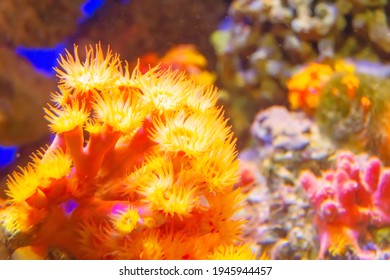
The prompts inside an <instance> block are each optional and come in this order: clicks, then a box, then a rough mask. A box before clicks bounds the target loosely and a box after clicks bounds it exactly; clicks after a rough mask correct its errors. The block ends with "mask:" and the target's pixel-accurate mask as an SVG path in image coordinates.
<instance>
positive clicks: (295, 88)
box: [287, 60, 359, 115]
mask: <svg viewBox="0 0 390 280" xmlns="http://www.w3.org/2000/svg"><path fill="white" fill-rule="evenodd" d="M335 73H342V74H344V75H343V78H342V81H341V85H342V86H343V87H344V88H345V90H344V91H345V92H346V94H347V95H348V97H350V98H353V97H354V96H355V92H356V89H357V88H358V86H359V80H358V78H357V77H356V76H355V75H354V73H355V67H354V66H353V64H350V63H346V62H345V61H343V60H339V61H336V62H334V63H329V64H321V63H316V62H311V63H309V64H308V65H306V66H305V67H304V68H303V69H302V70H301V71H298V72H296V73H294V74H293V75H292V77H291V78H290V79H289V80H288V81H287V89H288V99H289V103H290V107H291V109H294V110H296V109H302V110H303V111H305V112H306V113H307V114H308V115H313V114H314V113H315V111H316V109H317V107H318V106H319V105H320V104H319V102H320V98H321V96H320V94H321V90H322V88H323V87H324V86H325V85H326V83H327V82H328V81H329V80H330V78H331V77H332V75H333V74H335ZM335 90H337V89H335ZM335 94H336V93H335Z"/></svg>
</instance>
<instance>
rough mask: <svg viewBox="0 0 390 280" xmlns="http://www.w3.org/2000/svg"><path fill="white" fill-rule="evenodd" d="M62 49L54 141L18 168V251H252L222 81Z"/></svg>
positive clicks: (97, 52)
mask: <svg viewBox="0 0 390 280" xmlns="http://www.w3.org/2000/svg"><path fill="white" fill-rule="evenodd" d="M74 51H75V54H74V55H71V54H70V53H69V52H67V54H66V55H65V56H64V57H61V60H60V66H61V69H56V71H57V73H58V77H59V92H58V93H55V94H53V101H54V102H55V105H53V106H52V105H49V106H48V108H47V109H45V111H46V118H47V120H48V121H49V123H50V124H49V126H50V128H51V130H52V132H53V133H55V134H56V137H55V140H54V141H53V143H52V144H51V146H50V147H49V148H48V149H46V150H42V151H39V152H37V153H36V154H35V155H33V157H32V159H33V160H32V162H31V163H30V164H29V165H27V166H26V167H25V168H21V170H20V172H15V173H14V174H12V175H11V176H10V177H9V180H8V192H7V194H8V196H9V201H10V206H8V207H7V208H5V209H3V210H1V212H0V216H1V221H2V227H3V228H4V229H5V231H6V232H7V233H8V235H9V236H11V237H14V236H16V235H18V234H19V233H23V236H24V237H23V238H22V242H21V243H22V244H21V245H20V244H19V246H16V247H18V248H17V249H16V250H15V251H14V252H13V257H14V258H32V256H34V257H37V258H46V257H47V254H48V253H49V252H50V250H52V249H53V248H55V249H58V250H62V251H64V252H66V253H67V254H69V255H70V256H71V257H74V258H76V259H213V258H218V259H223V258H235V259H250V258H253V254H252V251H251V249H250V247H249V246H247V245H245V244H242V243H241V240H240V231H241V230H240V228H241V226H242V223H243V221H241V220H236V219H234V217H233V216H234V214H235V213H236V212H237V211H238V210H239V209H240V208H241V206H242V202H243V195H242V193H241V191H240V189H235V188H234V185H235V183H236V182H237V181H238V160H237V159H236V155H237V151H236V148H235V141H236V140H235V138H234V136H233V134H232V132H231V130H230V127H229V126H227V120H226V119H225V118H224V115H223V110H222V108H220V107H217V106H216V102H217V92H216V89H215V88H214V87H213V86H210V85H201V84H198V83H197V82H195V81H194V80H192V79H191V78H188V77H187V76H186V74H184V73H182V72H178V71H172V70H170V69H159V68H158V67H156V68H152V69H150V70H149V71H148V72H146V73H142V72H141V71H140V70H139V68H138V67H136V68H135V69H134V70H133V71H131V70H129V69H128V65H127V63H126V65H123V64H122V63H121V61H120V59H119V56H118V55H116V54H112V52H111V51H110V50H108V51H107V53H106V54H104V53H103V51H102V49H101V47H100V45H98V46H96V49H94V48H92V47H89V48H86V58H85V60H81V59H80V58H79V55H78V50H77V47H75V50H74Z"/></svg>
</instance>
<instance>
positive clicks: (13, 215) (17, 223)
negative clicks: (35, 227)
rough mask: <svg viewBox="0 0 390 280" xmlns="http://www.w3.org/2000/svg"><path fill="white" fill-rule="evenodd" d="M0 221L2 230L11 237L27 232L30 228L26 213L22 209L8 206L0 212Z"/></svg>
mask: <svg viewBox="0 0 390 280" xmlns="http://www.w3.org/2000/svg"><path fill="white" fill-rule="evenodd" d="M0 218H1V219H0V220H1V224H2V226H3V227H4V229H5V230H6V231H7V232H8V233H10V234H11V235H16V234H17V233H19V232H27V231H28V230H29V229H30V228H31V226H32V225H31V224H30V223H29V220H28V211H27V209H25V208H24V207H20V206H10V207H8V208H7V209H5V210H2V211H1V212H0Z"/></svg>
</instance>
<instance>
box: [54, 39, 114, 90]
mask: <svg viewBox="0 0 390 280" xmlns="http://www.w3.org/2000/svg"><path fill="white" fill-rule="evenodd" d="M74 50H75V51H74V56H73V55H72V54H70V53H69V52H68V51H66V55H65V56H63V55H61V56H60V60H59V65H60V66H61V68H62V69H60V68H55V70H56V72H57V76H58V77H59V78H60V86H61V88H62V89H63V90H65V91H70V92H71V93H75V94H77V93H85V92H87V91H89V90H95V89H100V88H102V87H105V86H107V85H111V84H112V83H113V82H115V80H116V79H117V74H118V67H119V62H120V60H119V56H118V55H113V54H112V52H111V50H110V49H108V50H107V53H106V55H104V53H103V50H102V48H101V46H100V44H98V45H96V47H95V49H94V48H93V47H92V46H89V48H88V47H86V48H85V52H86V57H85V60H84V61H81V60H80V57H79V54H78V47H77V46H75V49H74Z"/></svg>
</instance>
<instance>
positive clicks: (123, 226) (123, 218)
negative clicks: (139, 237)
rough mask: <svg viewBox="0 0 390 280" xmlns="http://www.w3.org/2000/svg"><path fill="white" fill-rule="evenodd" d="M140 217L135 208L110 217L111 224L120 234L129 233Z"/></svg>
mask: <svg viewBox="0 0 390 280" xmlns="http://www.w3.org/2000/svg"><path fill="white" fill-rule="evenodd" d="M140 218H141V216H140V215H139V213H138V210H137V209H135V208H131V207H129V208H127V209H126V210H124V211H119V212H118V213H115V214H113V215H112V222H113V225H114V227H115V228H116V229H117V230H118V231H119V232H121V233H124V234H128V233H131V232H132V231H133V230H134V229H135V228H136V227H137V224H138V221H139V220H140Z"/></svg>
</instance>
